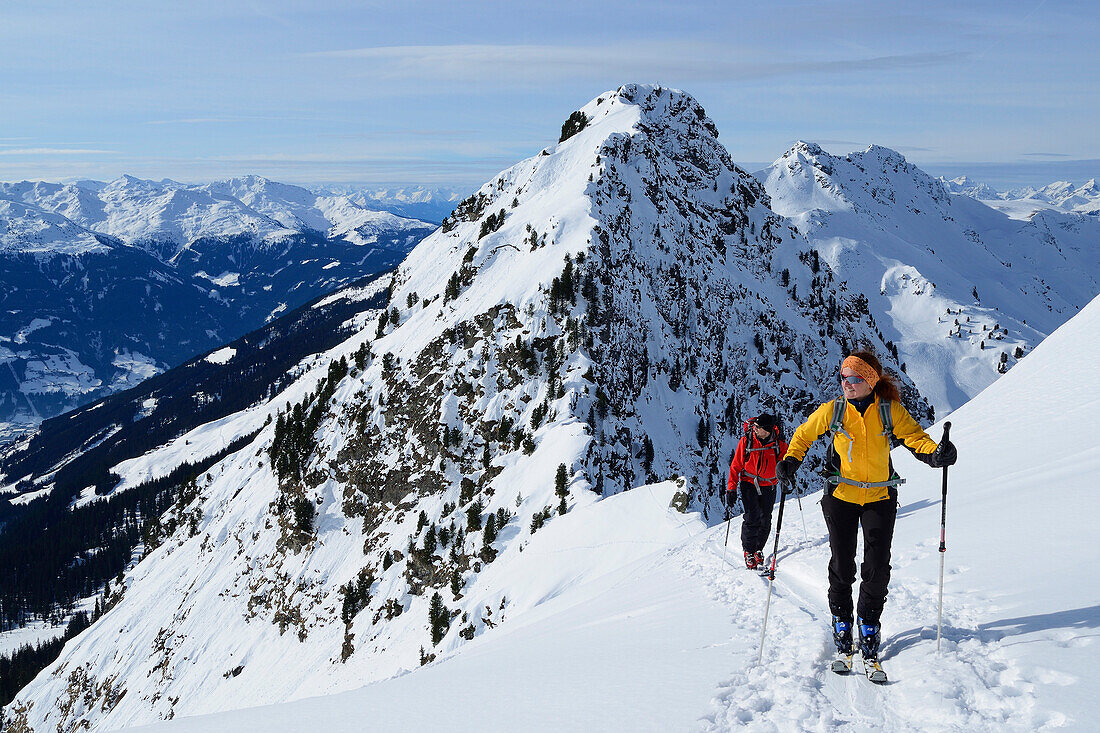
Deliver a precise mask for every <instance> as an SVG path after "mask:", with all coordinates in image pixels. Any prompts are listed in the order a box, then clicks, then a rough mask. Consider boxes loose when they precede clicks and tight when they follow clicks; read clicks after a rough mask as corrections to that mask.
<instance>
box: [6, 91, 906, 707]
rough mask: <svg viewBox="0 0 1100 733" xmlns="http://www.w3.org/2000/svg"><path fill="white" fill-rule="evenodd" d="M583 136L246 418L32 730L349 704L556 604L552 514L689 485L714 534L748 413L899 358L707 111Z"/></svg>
mask: <svg viewBox="0 0 1100 733" xmlns="http://www.w3.org/2000/svg"><path fill="white" fill-rule="evenodd" d="M579 119H583V120H584V123H583V124H581V123H580V122H579ZM565 131H566V132H572V133H573V134H572V135H571V136H570V135H565V137H566V139H565V140H564V141H563V142H560V143H558V144H555V145H552V146H550V147H548V148H547V149H546V150H545V151H543V152H542V153H541V154H539V155H537V156H535V157H534V158H531V159H529V160H526V161H523V162H521V163H518V164H517V165H515V166H513V167H512V168H510V169H508V170H506V171H504V172H502V173H501V174H500V175H499V176H497V177H496V178H494V179H493V180H492V181H489V182H488V183H486V184H485V185H484V186H482V187H481V189H480V190H479V191H478V192H477V193H475V194H474V195H473V196H471V197H470V198H469V199H467V200H465V201H464V202H462V204H460V205H459V206H458V207H457V208H456V210H455V212H454V214H453V215H452V216H451V217H449V218H448V219H447V220H446V221H445V222H444V223H443V226H442V227H441V229H440V230H439V231H437V232H436V233H434V234H432V235H431V236H429V237H428V238H427V239H425V240H424V241H423V242H421V243H420V244H419V245H418V246H417V248H416V249H415V250H414V251H413V252H412V253H411V254H410V256H409V257H408V258H407V259H406V260H405V262H404V263H403V264H402V265H401V267H400V268H399V269H398V271H397V273H396V275H395V277H394V280H393V284H392V286H391V288H390V293H391V300H390V303H389V306H388V307H387V309H386V311H385V315H384V317H380V318H377V319H375V320H372V321H370V322H367V323H362V324H360V326H359V327H360V329H361V330H360V331H359V332H358V333H357V334H356V335H355V336H353V337H352V338H350V339H349V340H348V341H346V342H345V343H344V344H342V345H341V346H338V347H337V348H335V349H334V350H332V351H330V352H328V353H327V354H324V355H322V356H319V357H318V358H317V359H316V360H315V361H312V362H311V363H310V364H308V365H307V367H308V369H309V371H308V372H307V373H306V374H305V375H304V376H302V377H301V378H300V379H299V380H298V381H297V382H295V383H294V384H293V385H292V386H290V387H288V388H287V389H286V390H284V391H283V392H281V393H280V394H278V395H276V396H275V397H274V398H273V399H272V400H270V401H269V402H267V403H265V404H264V405H262V406H258V407H257V408H256V409H254V410H252V411H250V412H248V413H247V414H243V413H242V414H241V415H240V416H239V417H238V418H226V422H225V424H226V425H236V426H237V427H236V428H232V429H229V432H230V433H231V434H230V435H228V436H227V440H232V439H233V438H236V437H237V436H239V435H247V434H249V429H250V428H252V427H254V426H256V425H264V421H265V419H266V418H267V417H273V418H274V419H273V420H272V421H271V422H270V423H268V424H267V425H266V427H263V429H262V430H261V431H260V433H259V434H258V435H257V437H256V438H255V439H254V440H253V442H252V444H251V445H249V446H248V447H247V448H245V449H243V450H241V451H239V452H237V453H236V454H234V455H232V456H230V457H229V458H226V459H225V460H224V461H222V462H221V463H220V464H218V465H217V466H215V467H214V468H212V469H211V470H209V471H207V472H206V473H205V474H203V475H202V476H200V478H199V482H198V487H197V495H196V496H194V497H192V496H191V495H188V496H187V497H186V500H185V501H182V503H181V504H180V505H179V506H178V507H177V509H176V510H173V512H174V513H171V514H170V516H168V517H166V518H163V519H162V521H161V522H160V526H162V527H164V526H176V527H178V528H177V529H176V530H175V533H174V534H171V535H170V536H169V537H167V538H165V539H164V541H163V544H161V545H160V546H159V547H157V548H156V549H152V548H147V549H148V550H149V553H148V555H147V557H146V558H145V559H144V560H143V561H142V562H141V563H140V564H139V565H138V566H137V567H136V568H135V569H134V570H133V572H132V573H130V574H129V575H128V576H127V581H126V588H127V589H126V593H125V597H124V598H123V599H122V600H121V601H120V602H119V603H118V605H117V606H115V607H114V608H113V609H112V610H111V611H110V612H109V613H108V614H107V615H106V616H104V617H103V618H102V619H100V620H99V621H98V622H97V623H96V624H94V625H93V626H92V627H91V628H90V629H89V630H88V631H87V632H86V633H85V634H82V635H81V636H80V637H78V638H77V639H75V640H74V641H73V642H72V643H70V644H69V647H68V649H67V650H66V651H65V652H64V653H63V655H62V657H61V658H60V659H59V660H58V661H57V662H56V663H55V664H54V665H52V666H51V667H50V668H48V669H47V670H46V671H44V672H43V673H42V674H41V675H40V676H39V677H38V679H37V680H36V682H35V683H34V684H32V686H31V687H29V688H27V690H25V691H24V693H23V695H22V697H21V698H20V701H21V702H20V703H18V704H17V706H16V707H18V706H19V705H22V704H23V703H25V702H30V701H34V703H35V704H34V706H33V707H31V708H29V709H27V710H25V712H26V714H27V720H28V721H29V722H30V723H32V724H33V726H34V727H35V728H36V729H39V728H42V727H44V726H55V725H58V724H60V725H62V726H67V725H71V724H74V723H76V722H78V721H87V722H88V723H89V724H90V725H91V726H92V727H93V728H100V729H107V728H111V727H117V726H122V725H132V724H136V723H141V722H148V721H152V720H155V719H157V718H165V717H171V716H178V715H189V714H197V713H203V712H210V711H214V710H223V709H229V708H232V707H236V706H239V705H241V704H245V703H246V702H247V703H248V704H261V703H265V702H276V701H282V700H288V699H295V698H300V697H304V696H308V695H315V694H320V693H324V692H332V691H336V690H341V689H350V688H352V687H355V686H358V685H361V684H362V683H363V682H365V681H370V680H380V679H384V678H387V677H389V676H392V675H396V674H399V673H401V672H403V671H406V670H408V669H412V668H415V667H417V666H419V664H420V663H421V661H422V659H423V660H425V661H426V660H427V659H429V658H430V656H431V655H444V654H448V653H450V652H452V651H453V650H456V649H458V648H460V647H462V646H463V645H464V644H465V643H466V642H467V641H469V640H471V639H475V638H477V637H479V636H482V635H484V634H486V633H487V632H491V631H492V630H493V628H494V626H498V625H499V624H500V623H501V620H502V617H503V618H505V619H507V618H512V617H514V616H516V615H518V614H521V613H525V612H527V611H529V610H531V609H532V608H535V607H537V606H538V605H539V604H540V603H541V602H542V601H544V600H545V599H547V598H549V597H550V596H552V595H554V594H555V593H556V592H558V591H559V590H560V589H555V588H554V587H541V586H534V587H532V586H524V587H520V586H519V585H517V583H518V581H517V580H516V577H517V576H515V575H514V574H510V573H509V572H507V570H506V569H507V568H508V567H509V566H510V565H511V564H512V563H513V562H515V561H516V560H517V558H519V557H520V556H521V555H525V554H526V551H527V549H528V548H534V547H535V546H536V543H535V542H534V540H535V539H537V536H536V534H537V533H539V532H542V531H545V530H544V529H540V528H541V527H542V525H544V524H546V523H547V522H549V523H550V524H551V525H553V524H554V523H555V522H558V521H560V520H559V516H560V514H562V513H564V512H566V511H569V512H572V511H582V510H584V508H585V507H589V506H591V505H593V504H595V503H596V502H597V501H599V499H600V498H601V497H604V496H610V495H614V494H617V493H620V492H622V491H623V490H626V489H629V488H632V487H634V486H637V485H639V484H642V483H652V482H655V481H657V480H659V479H661V478H663V477H668V476H673V475H682V476H684V477H686V482H685V486H684V497H683V499H684V501H686V502H688V503H691V504H692V505H694V506H695V507H696V508H697V509H699V510H700V511H701V513H702V514H703V516H704V518H705V517H707V516H711V517H713V516H714V512H715V510H716V504H715V503H714V492H715V489H716V485H717V484H720V483H721V482H722V481H723V480H724V473H725V465H726V464H727V462H728V457H729V455H730V453H731V451H732V448H733V445H734V443H735V441H736V437H737V436H736V435H735V431H736V430H738V429H739V426H740V423H741V420H742V419H743V418H745V417H747V416H748V415H751V414H756V413H758V412H759V411H761V409H764V408H770V409H775V410H777V411H779V412H780V413H781V414H784V415H786V416H788V417H791V416H793V415H796V414H801V412H802V411H804V410H805V409H806V408H807V407H808V406H809V405H811V404H812V403H813V402H814V401H815V400H818V399H821V398H823V397H824V396H825V395H827V394H829V393H830V390H831V389H833V388H834V379H835V368H836V364H837V363H838V362H839V360H840V358H841V356H842V354H843V352H844V348H845V347H846V345H848V344H852V343H856V342H865V343H869V344H871V345H872V346H877V348H878V350H879V351H880V352H883V353H885V354H886V356H885V361H886V362H887V363H891V362H892V359H891V357H890V356H889V354H888V347H887V346H886V344H885V342H884V341H883V340H882V338H881V336H880V335H879V334H878V333H877V329H876V326H875V324H874V322H873V319H872V318H871V316H870V315H869V314H868V312H867V308H866V299H864V298H863V297H862V296H861V295H859V294H853V293H851V292H849V291H848V290H847V289H846V288H845V287H844V286H843V284H841V283H837V282H836V281H835V280H833V279H832V277H831V275H830V274H829V273H828V272H825V271H821V270H820V269H818V270H815V268H814V267H813V262H812V259H811V258H810V257H809V255H808V252H809V249H810V247H809V245H808V243H807V242H806V240H805V239H804V238H802V237H801V236H800V235H799V234H798V233H797V232H796V231H795V230H794V229H793V228H790V227H788V226H787V224H786V222H785V221H784V220H783V219H782V218H781V217H779V216H777V215H776V214H775V213H774V212H773V211H771V210H770V209H769V208H768V207H767V197H766V194H765V193H764V191H763V189H762V187H761V186H760V184H759V183H758V182H757V181H756V180H755V179H754V178H753V177H752V176H751V175H749V174H748V173H746V172H745V171H743V170H741V169H740V168H737V167H736V166H735V165H734V164H733V163H732V161H731V160H730V159H729V156H728V153H727V152H726V150H725V148H724V147H722V146H721V144H719V143H718V141H717V131H716V129H715V128H714V125H713V123H712V122H711V121H710V120H709V119H708V118H707V117H706V114H705V112H704V111H703V110H702V108H701V107H700V106H699V105H698V104H697V103H696V102H695V100H693V99H692V98H691V97H689V96H688V95H686V94H684V93H683V92H679V91H675V90H668V89H661V88H655V87H646V86H635V85H629V86H626V87H622V88H620V89H619V90H617V91H612V92H608V93H607V94H605V95H603V96H601V97H600V98H598V99H596V100H593V101H592V102H590V103H589V104H588V105H586V106H585V107H583V108H582V109H581V110H579V111H578V112H577V113H575V114H574V115H573V116H572V117H571V118H570V122H569V123H567V125H566V127H565ZM341 360H343V361H341ZM349 365H355V366H354V367H351V368H350V371H347V370H348V369H349ZM901 380H902V383H903V386H904V387H905V388H906V390H907V395H908V396H907V399H908V401H909V403H910V407H911V409H912V410H913V411H914V413H915V414H919V415H923V414H927V410H928V408H927V405H926V403H924V402H923V401H922V400H921V398H920V397H919V396H918V395H917V394H916V393H915V390H914V389H913V386H912V384H911V383H910V382H909V381H908V380H907V379H906V377H905V375H904V374H902V375H901ZM200 430H201V429H200ZM191 437H195V438H196V439H197V438H198V432H196V433H195V434H194V435H193V436H184V438H183V446H187V445H188V442H187V441H188V440H190V439H191ZM195 442H196V443H197V442H199V441H197V440H196V441H195ZM169 450H177V451H180V452H178V453H177V459H176V460H177V461H183V460H186V451H185V449H184V450H181V447H180V441H178V440H177V441H176V442H175V444H174V448H171V449H170V448H168V447H167V446H166V447H163V448H160V449H158V450H156V451H154V452H153V453H152V454H151V455H150V458H149V459H148V462H147V463H145V464H144V466H143V465H140V464H141V462H140V461H139V463H138V464H132V465H127V466H125V467H117V468H118V470H119V471H122V472H123V473H126V475H139V476H140V475H141V474H142V473H143V472H144V473H145V475H146V476H147V477H150V478H151V477H153V476H154V468H153V467H154V465H155V466H156V467H157V468H156V471H157V472H160V471H167V470H169V469H170V467H171V465H170V464H171V461H165V460H161V459H163V458H164V457H165V453H164V452H165V451H169ZM153 456H157V458H156V459H155V460H154V458H153ZM807 470H809V469H807ZM497 563H500V564H499V565H497ZM498 568H500V569H499V570H498ZM524 588H527V589H526V590H524ZM153 599H155V602H154V600H153ZM433 603H434V604H435V608H436V611H435V612H434V613H435V617H436V626H437V631H438V632H439V633H438V634H437V635H436V638H432V636H431V635H430V634H429V633H428V618H429V616H430V615H431V612H430V608H431V607H432V605H433ZM421 649H423V650H424V652H423V655H422V654H421V651H420V650H421ZM272 669H278V670H280V673H279V676H278V679H273V678H272V676H271V674H270V670H272ZM123 691H125V694H123Z"/></svg>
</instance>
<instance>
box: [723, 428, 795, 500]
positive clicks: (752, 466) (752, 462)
mask: <svg viewBox="0 0 1100 733" xmlns="http://www.w3.org/2000/svg"><path fill="white" fill-rule="evenodd" d="M748 439H749V436H747V435H742V436H741V440H740V441H739V442H738V443H737V450H736V451H734V453H733V463H731V464H730V478H729V483H728V485H727V486H726V491H737V484H738V483H739V482H740V481H744V482H746V483H750V484H751V483H753V481H754V480H755V481H757V482H759V484H760V485H761V486H774V485H775V484H776V480H775V464H776V463H777V462H779V461H780V460H782V459H783V456H784V455H786V453H787V444H786V443H784V442H783V441H782V440H772V441H771V442H768V443H761V442H760V440H759V439H758V438H757V437H756V436H755V435H753V436H752V437H751V440H752V445H751V446H749V447H748V449H747V450H746V447H745V443H746V440H748Z"/></svg>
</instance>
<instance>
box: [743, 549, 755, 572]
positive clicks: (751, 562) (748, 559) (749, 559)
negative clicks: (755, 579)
mask: <svg viewBox="0 0 1100 733" xmlns="http://www.w3.org/2000/svg"><path fill="white" fill-rule="evenodd" d="M756 564H757V563H756V553H755V552H746V553H745V567H747V568H748V569H749V570H756Z"/></svg>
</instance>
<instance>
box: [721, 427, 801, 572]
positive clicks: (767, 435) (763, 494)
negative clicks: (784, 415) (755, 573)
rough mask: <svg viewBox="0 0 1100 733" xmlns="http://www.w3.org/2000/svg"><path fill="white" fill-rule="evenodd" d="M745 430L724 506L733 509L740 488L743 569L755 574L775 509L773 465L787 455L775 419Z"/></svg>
mask: <svg viewBox="0 0 1100 733" xmlns="http://www.w3.org/2000/svg"><path fill="white" fill-rule="evenodd" d="M747 426H748V429H747V430H746V432H745V435H743V436H742V437H741V440H740V442H738V443H737V450H736V451H734V453H733V462H732V463H730V478H729V483H728V485H727V486H726V506H728V507H732V506H733V505H734V503H735V502H736V501H737V486H738V484H740V485H741V505H742V506H743V507H744V508H745V517H744V522H743V523H742V524H741V548H742V549H743V550H744V551H745V567H747V568H748V569H749V570H755V569H756V568H757V567H762V566H763V565H764V553H763V549H764V544H765V543H766V542H767V541H768V534H769V533H770V532H771V531H772V507H773V506H775V489H776V483H777V481H776V478H775V464H776V463H778V462H779V461H780V460H781V459H782V458H783V456H784V455H785V454H786V453H787V444H786V443H785V442H783V440H781V439H780V437H779V429H778V424H777V421H776V419H775V416H774V415H768V414H764V415H760V416H759V417H755V418H753V419H752V420H749V422H748V423H747Z"/></svg>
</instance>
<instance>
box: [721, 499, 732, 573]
mask: <svg viewBox="0 0 1100 733" xmlns="http://www.w3.org/2000/svg"><path fill="white" fill-rule="evenodd" d="M726 500H727V501H728V500H729V496H728V495H727V496H726ZM729 543H730V506H729V504H726V539H725V541H724V542H723V543H722V557H723V558H725V556H726V554H727V553H726V548H727V547H728V546H729Z"/></svg>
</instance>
